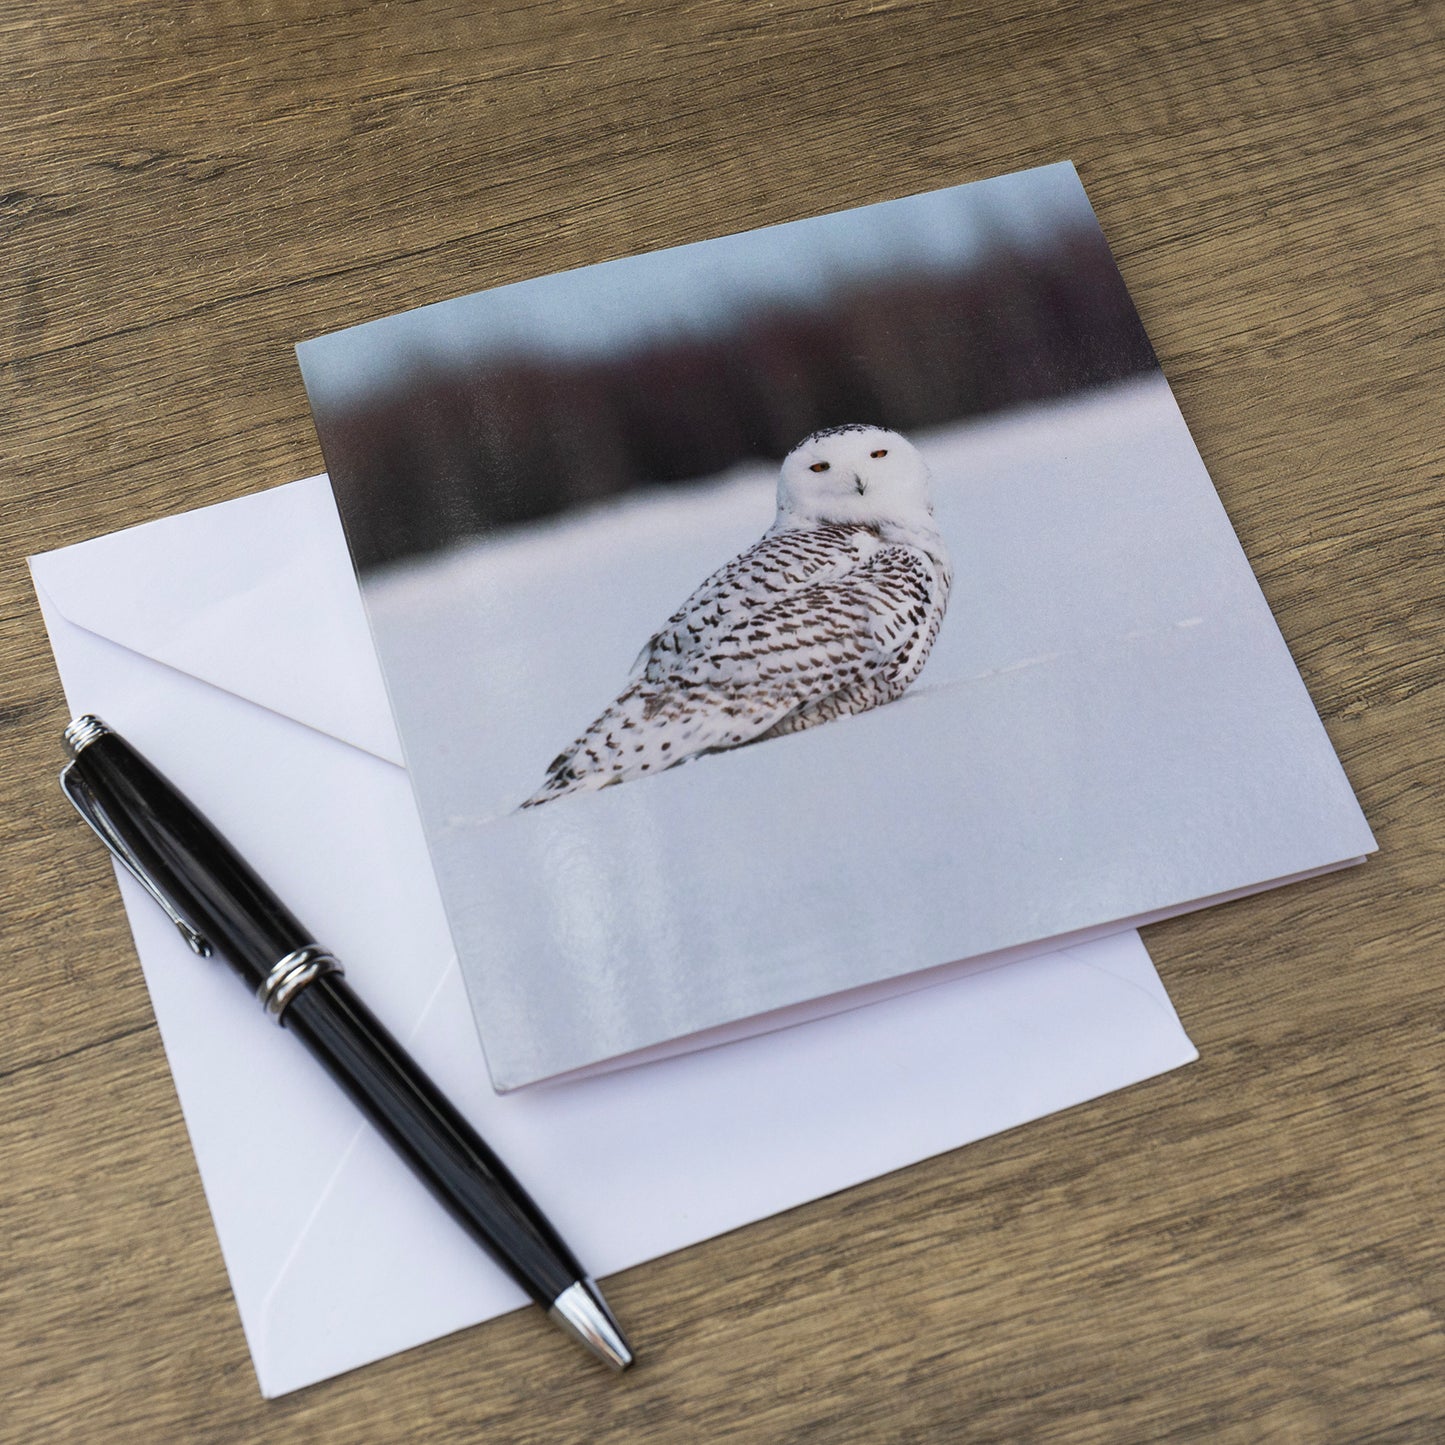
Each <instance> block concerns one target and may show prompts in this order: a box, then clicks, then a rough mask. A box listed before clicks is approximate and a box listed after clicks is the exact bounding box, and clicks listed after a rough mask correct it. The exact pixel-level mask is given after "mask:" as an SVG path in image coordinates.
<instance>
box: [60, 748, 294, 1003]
mask: <svg viewBox="0 0 1445 1445" xmlns="http://www.w3.org/2000/svg"><path fill="white" fill-rule="evenodd" d="M67 772H73V773H74V774H75V775H76V776H77V777H78V778H79V779H80V780H81V782H82V783H83V784H84V786H85V788H86V789H87V791H88V792H89V794H90V797H91V799H92V800H93V803H94V805H95V806H96V807H97V808H98V809H99V810H100V812H101V813H102V815H103V817H104V819H105V821H106V822H107V823H108V824H109V826H110V828H111V829H112V830H114V832H115V834H116V835H117V836H118V838H119V840H120V841H121V842H123V843H124V844H125V846H126V847H127V848H129V849H130V851H131V852H132V853H133V854H134V855H135V862H136V865H137V867H138V870H139V871H140V872H141V873H143V874H144V875H145V876H146V877H148V878H149V879H150V880H151V881H152V882H153V883H154V884H155V886H156V888H157V889H159V891H160V892H161V893H162V894H163V895H164V897H165V898H167V899H169V900H170V901H171V902H172V903H173V904H174V905H175V907H176V910H177V911H178V912H179V913H181V914H183V915H184V916H185V918H186V919H187V920H188V921H189V922H190V923H191V925H192V926H193V927H194V928H195V930H196V932H197V933H199V934H201V935H202V936H203V937H204V938H206V939H207V940H208V941H209V942H210V943H211V944H212V945H214V947H215V949H216V951H217V952H218V953H220V954H221V955H222V956H223V957H224V958H225V959H226V961H227V962H228V963H229V964H230V965H231V966H232V967H233V968H234V969H235V970H236V971H237V972H238V973H239V974H240V975H241V977H242V978H243V979H245V981H246V982H247V983H248V984H249V985H250V986H251V988H252V989H253V990H255V989H259V988H260V987H261V985H262V984H263V983H264V982H265V980H266V976H267V975H268V974H269V973H270V971H271V969H272V967H273V966H274V965H275V964H276V963H277V961H278V960H280V959H282V958H284V957H286V955H287V954H289V953H291V952H292V951H293V950H295V949H297V948H300V947H302V946H303V945H304V944H307V943H309V942H311V941H312V940H311V939H310V938H309V937H308V936H307V933H306V930H305V929H304V928H303V927H302V926H301V923H300V922H299V921H298V920H297V918H296V915H295V914H293V913H292V912H291V910H290V909H288V908H287V907H286V905H285V904H284V903H282V902H281V900H280V899H279V898H277V897H276V895H275V894H274V893H273V892H272V891H271V890H270V888H268V887H267V886H266V884H265V883H264V882H262V880H261V878H260V877H259V876H258V875H257V874H256V872H255V870H254V869H253V868H252V867H251V866H250V864H248V863H247V862H246V860H245V859H244V858H242V857H241V856H240V854H239V853H237V852H236V850H235V849H234V848H232V847H231V845H230V844H229V843H227V842H226V840H225V839H224V838H223V837H222V836H221V835H220V833H218V832H217V831H216V829H215V827H214V826H213V825H212V824H211V823H210V822H209V821H208V820H207V818H206V817H205V815H204V814H203V813H202V812H201V811H200V809H198V808H197V807H196V805H195V804H194V803H192V802H191V801H190V799H188V798H187V797H186V796H185V795H184V794H183V793H181V792H180V790H179V789H177V788H176V787H175V786H174V785H173V784H171V783H170V782H169V781H167V779H166V778H165V777H164V776H162V774H160V773H159V772H157V771H156V770H155V768H153V767H152V766H151V765H150V764H149V763H148V762H147V761H146V760H145V759H144V758H143V757H142V756H141V755H140V754H139V753H138V752H136V750H135V749H134V748H133V747H131V745H130V744H129V743H128V742H126V740H125V739H124V738H122V737H120V736H118V735H117V734H116V733H113V732H110V731H108V730H107V731H104V732H101V733H99V734H98V735H97V736H95V737H93V738H92V739H91V740H90V741H87V742H85V744H84V746H82V747H81V748H80V749H79V750H78V751H75V753H74V760H73V761H72V762H71V764H70V767H69V768H68V769H67ZM69 791H70V789H69V788H67V792H69ZM72 801H73V799H72ZM92 826H94V823H93V822H92Z"/></svg>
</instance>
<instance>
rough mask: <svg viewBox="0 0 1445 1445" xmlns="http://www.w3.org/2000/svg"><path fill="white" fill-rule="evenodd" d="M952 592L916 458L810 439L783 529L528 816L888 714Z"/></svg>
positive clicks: (549, 782)
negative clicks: (761, 745) (582, 795)
mask: <svg viewBox="0 0 1445 1445" xmlns="http://www.w3.org/2000/svg"><path fill="white" fill-rule="evenodd" d="M951 581H952V572H951V569H950V565H949V560H948V553H947V551H946V549H945V548H944V545H943V539H942V538H941V537H940V536H939V534H938V529H937V527H936V526H935V525H934V522H933V507H932V504H931V501H930V497H929V478H928V469H927V467H926V466H925V464H924V462H923V458H922V457H921V456H919V454H918V452H917V450H916V449H915V448H914V446H913V444H912V443H911V442H909V441H908V440H907V439H906V438H904V437H902V436H900V435H899V434H898V433H897V432H894V431H888V430H885V429H884V428H882V427H872V426H858V425H850V426H842V427H832V428H829V429H828V430H826V431H820V432H814V433H813V435H812V436H810V437H807V438H806V439H805V440H803V441H802V442H800V443H799V444H798V445H797V446H796V447H795V448H794V449H793V450H792V451H791V452H790V453H789V454H788V456H787V457H786V458H785V460H784V462H783V468H782V473H781V475H780V476H779V479H778V512H777V517H776V519H775V520H774V522H773V525H772V526H771V527H770V528H769V529H768V531H767V532H766V533H765V534H764V535H763V537H762V538H761V540H760V541H758V542H756V543H755V544H754V545H753V546H751V547H749V548H748V549H747V551H745V552H742V553H740V554H739V555H738V556H737V557H735V558H733V560H732V561H731V562H729V563H728V564H727V565H726V566H725V567H722V568H720V569H719V570H718V571H716V572H714V573H713V575H712V576H711V577H709V578H708V579H707V580H706V581H705V582H704V583H702V585H701V586H700V587H698V588H697V590H696V591H695V592H693V594H692V596H691V597H689V598H688V599H687V601H686V602H684V603H683V605H682V606H681V607H680V608H678V610H677V611H676V612H674V613H673V615H672V616H671V617H670V618H668V620H667V622H666V623H664V624H663V626H662V628H661V629H660V630H659V631H658V632H657V633H656V634H655V635H654V636H653V637H652V638H651V639H650V640H649V642H648V643H647V645H646V646H645V647H644V648H643V649H642V651H641V653H640V654H639V655H638V658H637V661H636V663H634V664H633V668H632V673H631V676H630V677H629V679H628V682H627V685H626V686H625V687H624V688H623V690H622V692H621V693H620V695H619V696H618V697H617V699H616V701H615V702H613V703H612V705H611V706H610V707H608V708H607V709H606V711H605V712H603V713H602V715H601V716H600V717H599V718H598V719H597V720H596V722H594V723H593V724H592V726H591V727H589V728H588V729H587V730H586V731H585V732H584V733H583V734H582V736H581V737H579V738H578V739H577V741H576V742H575V743H573V744H572V746H571V747H569V748H568V749H567V750H566V751H565V752H563V753H562V754H560V755H559V756H558V757H556V758H555V759H553V761H552V763H551V765H550V766H549V767H548V769H547V777H546V781H545V782H544V783H543V784H542V786H541V788H539V789H538V790H537V792H536V793H534V794H533V796H532V797H530V798H528V799H527V801H526V802H525V803H524V804H523V805H522V806H523V807H535V806H536V805H537V804H539V803H545V802H548V801H550V800H551V799H553V798H560V797H562V796H563V795H565V794H567V793H576V792H583V791H589V790H592V789H596V788H605V787H608V786H610V785H611V784H613V783H622V782H626V781H628V780H629V779H632V778H638V777H646V776H648V775H649V774H652V773H659V772H662V771H664V770H665V769H667V768H671V767H676V766H677V764H678V763H683V762H686V761H688V759H690V758H695V757H699V756H700V755H702V754H704V753H711V752H719V751H722V750H724V749H727V748H736V747H741V746H743V745H744V744H746V743H754V742H760V741H761V740H763V739H764V738H772V737H779V736H781V735H783V734H784V733H792V732H798V731H800V730H801V729H803V728H808V727H813V726H814V725H816V724H817V723H821V722H828V721H830V720H831V719H833V718H836V717H841V716H843V715H844V714H846V713H856V712H865V711H866V710H867V709H869V708H873V707H878V706H880V705H881V704H883V703H886V702H892V701H893V700H894V699H895V698H897V697H900V696H901V695H902V694H903V692H904V691H905V690H906V689H907V688H908V687H909V686H910V684H911V683H912V682H913V680H914V679H915V678H916V677H917V676H918V674H919V672H920V671H921V670H922V668H923V664H924V663H925V662H926V661H927V660H928V654H929V652H930V650H931V649H932V647H933V642H934V639H935V638H936V637H937V636H938V629H939V626H940V624H941V623H942V621H943V613H944V609H945V608H946V607H947V605H948V589H949V584H950V582H951Z"/></svg>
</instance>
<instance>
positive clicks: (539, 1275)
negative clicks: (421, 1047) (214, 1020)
mask: <svg viewBox="0 0 1445 1445" xmlns="http://www.w3.org/2000/svg"><path fill="white" fill-rule="evenodd" d="M281 1022H282V1023H283V1024H284V1025H285V1027H286V1028H287V1029H289V1030H290V1032H292V1033H294V1034H295V1035H296V1036H297V1038H299V1039H301V1040H302V1041H303V1042H304V1043H305V1044H306V1046H307V1047H308V1048H309V1049H310V1050H311V1052H312V1053H313V1054H315V1055H316V1057H317V1058H318V1059H319V1060H320V1061H321V1062H322V1063H323V1064H324V1065H325V1066H326V1068H327V1070H328V1072H329V1073H330V1074H331V1075H332V1077H333V1078H335V1079H336V1081H337V1082H338V1083H339V1084H340V1085H341V1086H342V1088H344V1089H345V1090H346V1092H347V1093H348V1094H350V1095H351V1097H352V1099H354V1100H355V1101H356V1103H357V1105H358V1106H359V1107H360V1108H361V1110H362V1112H363V1113H365V1114H366V1116H367V1117H368V1118H369V1119H370V1120H371V1121H372V1123H373V1124H375V1125H376V1127H377V1128H378V1129H379V1130H380V1131H381V1132H382V1134H384V1135H385V1136H386V1137H387V1139H389V1140H390V1141H391V1143H392V1145H393V1146H394V1147H395V1148H396V1150H397V1152H398V1153H400V1154H401V1155H402V1157H403V1158H405V1159H406V1161H407V1162H408V1163H409V1164H410V1165H411V1167H412V1169H413V1170H414V1171H415V1172H416V1174H417V1175H418V1176H419V1177H420V1178H421V1179H422V1180H423V1181H424V1182H425V1183H426V1184H427V1186H428V1187H429V1188H430V1189H431V1191H432V1193H433V1194H434V1195H435V1196H436V1197H437V1199H438V1200H439V1201H440V1202H441V1203H442V1204H443V1205H445V1206H446V1208H447V1210H448V1211H449V1212H450V1213H451V1215H452V1217H453V1218H454V1219H456V1221H457V1222H458V1223H459V1224H460V1225H461V1226H462V1228H463V1229H465V1230H466V1231H467V1233H468V1234H470V1235H471V1236H472V1238H473V1239H475V1240H476V1241H477V1242H478V1243H479V1244H481V1245H483V1246H484V1247H486V1248H487V1249H488V1250H490V1251H491V1252H492V1253H494V1254H496V1255H497V1256H498V1258H499V1259H501V1260H502V1261H503V1262H504V1263H505V1264H506V1265H507V1267H508V1269H509V1271H510V1272H511V1274H512V1277H513V1278H514V1279H516V1280H517V1282H518V1283H519V1284H520V1285H521V1286H522V1288H523V1289H525V1290H526V1291H527V1293H528V1294H530V1295H531V1296H532V1298H533V1299H534V1300H536V1301H537V1303H538V1304H540V1305H541V1306H542V1307H543V1308H544V1309H545V1308H550V1306H551V1304H552V1302H553V1301H554V1300H555V1299H556V1298H557V1296H558V1295H560V1294H561V1293H562V1291H563V1290H565V1289H567V1288H568V1286H569V1285H571V1284H572V1283H573V1282H574V1281H576V1280H579V1279H581V1278H582V1277H583V1270H582V1267H581V1265H579V1264H578V1263H577V1261H576V1259H574V1258H573V1256H572V1253H571V1251H570V1250H569V1249H568V1248H567V1246H566V1245H565V1244H564V1243H563V1242H562V1239H561V1237H560V1236H559V1235H558V1234H557V1232H556V1231H555V1230H554V1229H553V1228H552V1226H551V1225H550V1224H549V1223H548V1222H547V1220H546V1218H545V1217H544V1216H543V1214H542V1212H541V1211H540V1210H539V1209H538V1208H537V1206H536V1205H535V1204H534V1203H533V1202H532V1200H531V1198H530V1196H529V1195H528V1194H527V1192H526V1191H525V1190H524V1189H523V1188H522V1186H521V1185H520V1184H519V1183H518V1182H517V1180H516V1178H515V1177H514V1176H513V1175H512V1174H511V1173H510V1171H509V1170H508V1169H507V1167H506V1165H505V1164H503V1163H502V1161H501V1160H500V1159H498V1158H497V1156H496V1155H495V1154H494V1153H493V1152H492V1151H491V1149H489V1148H488V1147H487V1145H486V1143H485V1142H484V1141H483V1140H482V1139H481V1138H480V1137H479V1136H478V1134H477V1133H476V1131H475V1130H474V1129H473V1128H472V1127H471V1125H470V1124H468V1123H467V1121H466V1120H465V1119H464V1118H462V1116H461V1115H460V1114H459V1113H458V1112H457V1111H456V1109H455V1108H453V1107H452V1105H451V1104H450V1103H448V1102H447V1100H446V1098H445V1097H444V1096H443V1094H442V1093H441V1092H440V1090H438V1089H437V1087H436V1086H435V1085H434V1084H433V1083H432V1082H431V1080H430V1079H428V1078H427V1076H426V1075H425V1074H424V1073H422V1072H421V1070H420V1069H419V1068H417V1066H416V1065H415V1064H414V1063H413V1062H412V1061H411V1059H410V1058H409V1057H408V1056H407V1054H406V1052H405V1051H404V1050H403V1049H402V1047H401V1045H400V1044H399V1043H397V1041H396V1040H395V1039H394V1038H393V1037H392V1036H391V1034H389V1033H388V1032H387V1030H386V1028H385V1027H384V1026H383V1024H382V1023H381V1021H380V1020H379V1019H378V1018H377V1017H376V1016H375V1014H373V1013H372V1012H371V1010H370V1009H368V1008H367V1007H366V1005H365V1004H364V1003H362V1001H361V1000H360V999H359V998H357V996H356V995H355V994H354V993H353V992H352V991H351V989H350V988H348V987H347V985H346V982H345V980H343V979H340V978H336V977H329V978H318V979H317V980H316V981H315V982H314V983H312V984H309V985H308V986H307V987H306V988H304V989H302V990H301V992H300V993H298V994H297V995H296V997H295V998H294V999H293V1000H292V1001H291V1002H290V1003H289V1004H288V1005H287V1007H286V1011H285V1013H284V1014H282V1016H281Z"/></svg>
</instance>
